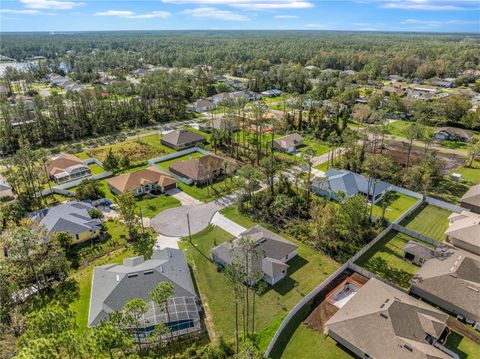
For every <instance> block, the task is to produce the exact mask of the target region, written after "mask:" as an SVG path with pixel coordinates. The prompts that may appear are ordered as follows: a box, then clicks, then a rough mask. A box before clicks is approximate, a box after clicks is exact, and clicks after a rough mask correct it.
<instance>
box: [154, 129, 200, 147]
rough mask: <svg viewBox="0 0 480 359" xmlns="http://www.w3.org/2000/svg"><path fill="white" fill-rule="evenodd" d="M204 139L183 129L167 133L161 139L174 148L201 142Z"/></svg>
mask: <svg viewBox="0 0 480 359" xmlns="http://www.w3.org/2000/svg"><path fill="white" fill-rule="evenodd" d="M205 139H206V138H205V136H203V135H200V134H198V133H195V132H193V131H189V130H186V129H183V128H182V129H180V130H175V131H171V132H168V133H166V134H165V135H163V137H162V141H165V142H168V143H171V144H173V145H175V146H178V145H182V144H185V143H190V142H203V141H205Z"/></svg>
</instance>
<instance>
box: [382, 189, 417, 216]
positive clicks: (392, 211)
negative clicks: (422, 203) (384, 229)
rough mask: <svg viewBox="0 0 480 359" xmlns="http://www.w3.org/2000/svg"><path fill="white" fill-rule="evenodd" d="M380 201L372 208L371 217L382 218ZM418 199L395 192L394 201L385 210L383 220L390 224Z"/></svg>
mask: <svg viewBox="0 0 480 359" xmlns="http://www.w3.org/2000/svg"><path fill="white" fill-rule="evenodd" d="M382 201H383V199H382V200H381V201H379V202H377V203H376V204H375V205H374V206H373V215H374V216H376V217H381V216H382ZM417 201H418V198H415V197H410V196H407V195H406V194H403V193H399V192H395V200H394V201H393V202H392V204H390V205H389V206H388V207H387V208H386V210H385V218H386V219H388V220H389V221H390V222H393V221H395V220H396V219H397V218H398V217H400V216H401V215H402V214H403V213H405V211H407V210H408V209H409V208H410V207H412V206H413V205H414V204H415V203H417Z"/></svg>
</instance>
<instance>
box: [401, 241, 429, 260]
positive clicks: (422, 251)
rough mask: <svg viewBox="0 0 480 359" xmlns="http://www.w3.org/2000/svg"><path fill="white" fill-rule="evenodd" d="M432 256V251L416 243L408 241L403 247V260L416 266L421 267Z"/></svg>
mask: <svg viewBox="0 0 480 359" xmlns="http://www.w3.org/2000/svg"><path fill="white" fill-rule="evenodd" d="M434 256H435V250H434V249H432V248H430V247H427V246H426V245H423V244H421V243H419V242H416V241H408V242H407V244H405V246H404V247H403V258H405V259H406V260H408V261H410V262H412V263H414V264H417V265H422V264H423V263H425V261H427V260H429V259H431V258H433V257H434Z"/></svg>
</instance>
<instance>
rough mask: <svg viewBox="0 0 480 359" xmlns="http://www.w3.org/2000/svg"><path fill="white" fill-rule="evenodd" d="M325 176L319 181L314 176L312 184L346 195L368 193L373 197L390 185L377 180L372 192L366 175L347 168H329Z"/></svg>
mask: <svg viewBox="0 0 480 359" xmlns="http://www.w3.org/2000/svg"><path fill="white" fill-rule="evenodd" d="M325 177H326V181H320V179H319V178H317V177H315V178H314V179H313V186H316V187H317V188H319V189H322V190H324V191H328V192H334V193H336V192H343V193H345V194H346V196H347V197H350V196H354V195H356V194H358V193H364V194H366V193H369V194H370V195H371V196H373V197H375V196H377V195H378V194H380V193H382V192H383V191H385V190H387V189H388V188H390V187H391V184H390V183H387V182H383V181H377V183H376V184H375V192H374V189H373V185H371V186H370V188H368V187H369V186H368V185H369V178H368V177H365V176H362V175H360V174H358V173H354V172H350V171H347V170H335V169H331V170H328V171H327V172H326V173H325Z"/></svg>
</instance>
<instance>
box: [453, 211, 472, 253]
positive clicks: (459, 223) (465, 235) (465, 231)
mask: <svg viewBox="0 0 480 359" xmlns="http://www.w3.org/2000/svg"><path fill="white" fill-rule="evenodd" d="M448 220H449V222H450V223H449V226H448V229H447V230H446V231H445V236H446V237H447V241H448V242H449V243H451V244H453V245H454V246H455V247H457V248H460V249H464V250H466V251H469V252H471V253H474V254H476V255H480V214H476V213H472V212H467V211H463V212H461V213H452V214H451V215H450V216H449V217H448Z"/></svg>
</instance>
